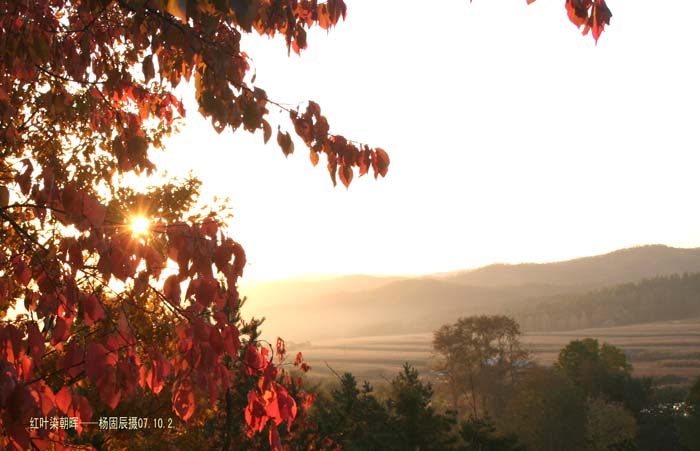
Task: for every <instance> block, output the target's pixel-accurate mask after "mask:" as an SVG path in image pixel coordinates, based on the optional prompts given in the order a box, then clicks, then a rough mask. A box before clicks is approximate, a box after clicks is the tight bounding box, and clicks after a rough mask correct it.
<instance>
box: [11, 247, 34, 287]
mask: <svg viewBox="0 0 700 451" xmlns="http://www.w3.org/2000/svg"><path fill="white" fill-rule="evenodd" d="M12 269H13V271H14V273H15V280H16V281H17V282H18V283H20V284H22V285H24V286H25V287H26V286H27V285H29V282H30V281H31V280H32V270H31V269H29V266H27V264H26V263H25V262H24V260H22V257H20V256H19V255H16V256H15V257H13V258H12Z"/></svg>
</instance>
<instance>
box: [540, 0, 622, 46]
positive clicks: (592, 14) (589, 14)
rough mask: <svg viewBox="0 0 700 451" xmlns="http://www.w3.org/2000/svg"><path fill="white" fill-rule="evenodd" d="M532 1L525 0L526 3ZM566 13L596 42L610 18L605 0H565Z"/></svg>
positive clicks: (610, 14)
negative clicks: (589, 33)
mask: <svg viewBox="0 0 700 451" xmlns="http://www.w3.org/2000/svg"><path fill="white" fill-rule="evenodd" d="M534 1H535V0H527V2H528V4H529V3H533V2H534ZM566 13H567V15H568V16H569V20H571V22H572V23H573V24H574V25H576V26H577V27H578V28H581V27H583V34H584V35H586V34H588V32H589V31H590V32H591V35H592V36H593V39H595V41H596V42H598V38H600V35H601V34H602V33H603V30H604V29H605V26H606V25H610V19H611V18H612V13H611V12H610V9H609V8H608V5H606V4H605V0H566Z"/></svg>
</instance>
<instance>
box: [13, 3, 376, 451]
mask: <svg viewBox="0 0 700 451" xmlns="http://www.w3.org/2000/svg"><path fill="white" fill-rule="evenodd" d="M0 9H1V10H2V11H0V12H1V13H2V14H0V68H1V69H3V70H2V71H0V144H1V145H2V148H3V154H2V157H0V213H2V215H3V216H2V218H0V220H2V221H3V224H10V228H9V229H8V230H9V232H8V234H7V235H5V234H3V237H2V239H0V274H1V275H2V278H1V279H0V302H2V305H3V306H5V305H8V304H9V305H14V304H15V303H17V302H20V303H21V302H22V301H24V307H25V308H26V310H27V311H28V312H29V315H25V316H24V317H20V318H18V319H17V320H16V321H14V322H10V323H7V324H3V325H2V326H0V429H2V430H3V432H7V436H8V437H9V438H7V440H9V442H6V441H5V440H6V438H5V437H0V447H2V446H4V445H7V444H9V447H10V448H11V449H27V448H39V449H45V448H47V447H48V446H49V445H51V446H55V448H56V449H60V446H59V445H58V444H57V442H58V443H60V442H65V441H66V440H67V437H66V435H65V433H64V432H61V431H41V430H39V431H37V430H28V429H27V425H28V418H30V417H31V416H50V415H53V414H55V413H63V414H66V415H69V416H77V417H79V418H80V419H82V420H83V421H88V420H89V419H91V416H92V414H93V412H97V411H98V410H109V409H115V408H118V407H119V406H120V404H122V403H124V402H125V401H128V400H129V399H131V398H134V397H136V396H138V394H139V393H143V392H144V391H148V392H151V393H153V394H156V395H157V394H161V395H162V393H168V392H169V393H171V394H172V398H171V407H172V410H173V411H174V412H175V414H177V415H178V416H179V417H180V418H182V419H183V420H188V419H191V418H193V417H194V416H195V415H197V412H198V409H197V400H199V399H205V398H206V397H209V400H210V401H212V402H213V401H215V400H218V399H221V398H222V394H223V393H224V392H226V391H227V390H228V389H229V388H230V387H232V386H234V384H236V383H240V381H241V380H242V379H248V378H253V379H255V380H256V384H255V389H254V390H253V391H251V393H250V395H249V400H248V401H249V405H248V410H247V416H248V418H249V419H250V422H249V423H250V425H251V430H260V429H261V428H262V427H265V424H268V425H269V424H272V425H274V426H277V425H280V424H281V422H285V421H286V422H287V425H289V424H290V423H291V422H292V420H293V419H294V417H295V415H296V409H297V406H296V403H295V401H294V398H293V397H292V395H291V394H290V391H289V390H288V389H287V388H285V387H286V386H287V383H286V382H285V377H284V374H283V371H281V370H280V369H279V368H278V367H277V366H276V365H275V364H273V363H272V362H271V360H272V358H271V357H269V358H268V356H267V354H266V351H265V350H263V349H260V348H259V347H258V345H257V344H255V341H254V340H255V339H254V338H253V337H254V336H257V335H255V334H254V333H252V332H250V331H249V330H250V327H249V325H246V324H244V323H243V321H242V319H241V317H240V312H239V307H240V304H241V302H240V299H239V295H238V291H237V288H236V286H237V281H238V278H239V277H241V276H242V275H243V271H244V267H245V264H246V255H245V252H244V250H243V248H242V247H241V245H240V244H238V243H237V242H235V241H234V240H232V239H231V238H229V237H228V236H226V234H225V233H224V230H222V227H220V226H221V224H220V223H219V220H218V219H217V218H216V217H207V218H204V219H203V220H188V222H184V221H181V222H175V219H172V218H180V217H182V212H179V214H173V215H169V216H168V221H170V223H168V224H164V223H161V225H160V226H158V227H157V228H155V229H154V230H152V236H148V237H139V238H135V237H133V236H132V234H131V232H130V231H129V230H128V227H127V225H126V224H125V223H124V221H123V217H124V215H125V214H128V213H129V212H127V211H122V210H121V209H120V208H121V204H120V202H122V201H123V200H124V199H121V198H120V196H121V194H120V193H119V192H118V191H119V190H118V188H117V187H115V186H114V183H115V182H114V181H115V178H114V177H115V175H121V174H123V173H125V172H128V171H135V172H142V171H145V172H150V171H153V170H154V169H155V166H154V165H153V164H152V162H151V161H150V160H149V150H150V149H152V148H154V147H156V148H157V147H160V146H161V145H162V143H163V139H164V137H166V136H167V135H169V134H170V133H172V132H173V131H174V121H175V119H177V118H178V117H182V116H184V114H185V111H184V108H183V103H182V101H181V100H179V99H178V98H177V97H176V96H175V95H174V91H173V87H175V86H177V85H178V84H179V83H180V82H181V81H182V80H183V79H186V80H189V79H190V78H191V77H192V76H193V75H194V79H195V80H194V81H195V83H194V84H195V90H196V93H195V96H196V100H197V102H198V106H199V111H200V113H202V114H203V115H204V116H205V117H207V118H208V119H210V120H211V122H212V125H213V126H214V128H215V129H216V130H217V131H222V130H224V129H225V128H229V129H232V130H237V129H238V128H243V129H245V130H246V131H248V132H255V131H257V130H262V132H263V135H264V139H265V142H267V141H269V140H270V139H271V137H272V127H271V126H270V124H269V122H268V121H267V117H268V114H269V112H268V107H269V104H270V103H271V101H270V100H269V99H268V98H267V94H266V93H265V91H264V90H263V89H260V88H258V87H255V86H253V84H252V83H253V82H250V83H249V82H248V81H247V80H248V71H249V69H250V67H249V64H248V57H247V55H246V54H245V53H244V52H242V51H241V49H240V42H241V33H242V32H243V31H252V30H255V31H256V32H258V33H260V34H266V35H275V34H278V33H279V34H282V35H284V36H285V39H286V44H287V47H288V50H289V51H290V52H291V51H292V50H293V51H294V52H296V53H299V52H300V51H301V50H302V49H304V48H305V47H306V45H307V42H306V38H307V36H306V30H307V29H308V28H309V27H311V26H320V27H321V28H323V29H329V28H330V27H333V26H334V25H336V24H337V23H338V22H339V21H340V20H341V18H344V17H345V14H346V5H345V3H344V1H343V0H328V1H326V2H323V3H319V2H316V1H307V0H301V1H297V0H295V1H289V2H286V1H285V2H281V1H273V2H268V1H265V2H258V1H254V2H251V1H242V0H240V1H239V0H232V1H229V2H226V1H224V2H192V1H189V2H186V1H184V0H172V1H171V0H168V1H164V0H154V1H149V2H102V1H91V2H66V1H62V0H56V1H50V2H38V3H31V2H30V3H28V2H23V1H17V0H11V1H10V2H9V3H7V4H3V5H2V6H0ZM47 88H49V89H47ZM291 117H292V124H293V125H294V129H295V131H296V134H297V135H299V137H300V138H301V139H302V140H303V141H304V143H305V144H306V145H307V146H308V147H309V149H310V150H311V158H312V162H313V163H314V165H316V164H317V163H318V160H319V155H320V153H325V154H326V156H327V159H328V170H329V172H330V175H331V177H332V179H333V182H334V183H335V182H336V178H337V177H339V178H340V179H341V182H342V183H343V184H344V185H345V186H348V185H349V184H350V182H351V180H352V178H353V171H354V168H358V169H359V173H360V175H364V174H366V173H368V172H369V170H370V168H371V169H372V170H373V171H374V175H375V177H377V176H379V175H381V176H385V175H386V173H387V170H388V166H389V158H388V156H387V154H386V152H384V151H383V150H381V149H371V148H369V147H368V146H359V145H357V144H353V143H352V142H350V141H348V140H346V139H345V138H343V137H341V136H338V135H330V134H329V128H330V127H329V125H328V121H327V120H326V118H325V117H323V116H322V115H321V111H320V107H319V106H318V105H317V104H315V103H313V102H310V103H309V107H308V108H307V110H306V112H305V113H303V114H301V113H300V112H293V113H292V114H291ZM294 139H296V138H294ZM294 139H293V138H292V136H291V135H290V133H287V132H284V131H282V130H281V129H280V131H279V132H278V135H277V141H278V144H279V145H280V146H281V148H282V150H283V151H284V153H285V154H286V155H288V154H290V153H292V152H293V150H294ZM107 192H111V194H110V195H108V194H106V193H107ZM115 193H116V194H115ZM112 195H113V198H112V197H110V196H112ZM10 199H12V202H14V203H13V204H10V202H11V200H10ZM183 210H184V208H183ZM164 213H170V212H164ZM56 221H58V223H60V224H57V222H56ZM169 260H170V261H171V262H172V263H174V264H176V265H177V270H176V273H175V274H173V271H169V270H167V269H166V266H167V263H168V261H169ZM115 280H116V281H119V282H120V284H119V285H120V286H124V287H125V288H124V289H123V290H122V291H121V292H120V293H114V292H113V291H112V290H114V288H113V287H114V286H115V284H114V283H113V282H114V281H115ZM30 318H31V319H30ZM246 327H247V328H248V329H246ZM245 330H248V332H243V331H245ZM156 331H157V333H156ZM246 333H247V334H250V335H249V336H247V338H246V335H245V334H246ZM162 337H176V338H175V339H174V341H176V343H158V340H164V338H162ZM242 342H243V343H245V344H246V346H245V348H244V349H243V350H241V346H242ZM163 344H164V346H159V345H163ZM277 348H278V349H277V351H278V356H280V358H284V353H285V351H286V350H285V349H284V343H283V342H281V341H280V342H279V343H278V346H277ZM49 355H50V356H51V357H50V358H49V357H48V356H49ZM278 363H279V362H278ZM295 365H296V366H297V367H299V368H301V369H302V370H304V371H306V370H308V366H307V365H306V364H305V363H304V362H303V361H302V359H301V357H300V356H299V357H298V358H297V360H296V361H295ZM47 375H51V378H52V379H51V386H52V387H54V388H55V389H56V391H55V392H54V391H53V390H52V389H51V387H49V384H47V379H48V376H47ZM76 382H79V385H80V387H81V392H80V393H79V392H78V390H77V389H75V388H74V387H75V386H76ZM166 387H167V388H169V389H170V390H169V391H168V390H166ZM82 390H88V391H92V393H91V394H90V396H85V397H84V396H83V395H82ZM202 395H204V396H202ZM88 399H90V400H92V401H90V402H89V401H88ZM91 403H92V404H91ZM260 425H262V426H260ZM81 429H82V428H79V429H78V432H81ZM269 434H270V442H271V444H272V446H273V447H274V448H279V447H280V444H279V436H278V434H277V429H276V427H274V428H273V427H270V430H269Z"/></svg>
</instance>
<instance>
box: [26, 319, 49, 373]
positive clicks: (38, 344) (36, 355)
mask: <svg viewBox="0 0 700 451" xmlns="http://www.w3.org/2000/svg"><path fill="white" fill-rule="evenodd" d="M27 341H28V342H29V351H30V352H31V354H32V358H33V359H34V361H35V362H37V363H38V362H39V361H40V360H41V358H42V357H43V355H44V349H45V347H46V345H45V344H44V336H43V335H42V334H41V332H40V331H39V326H38V325H37V323H29V324H27Z"/></svg>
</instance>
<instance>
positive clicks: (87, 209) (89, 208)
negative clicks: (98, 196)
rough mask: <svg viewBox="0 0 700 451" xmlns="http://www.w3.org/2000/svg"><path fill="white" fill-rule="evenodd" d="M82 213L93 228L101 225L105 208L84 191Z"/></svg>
mask: <svg viewBox="0 0 700 451" xmlns="http://www.w3.org/2000/svg"><path fill="white" fill-rule="evenodd" d="M83 214H84V215H85V217H86V218H87V219H88V221H89V222H90V225H92V226H93V227H95V228H97V227H102V224H104V221H105V215H106V209H105V207H104V205H102V204H101V203H99V202H98V201H97V200H95V199H94V198H92V197H90V196H88V195H87V194H85V193H84V197H83Z"/></svg>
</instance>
